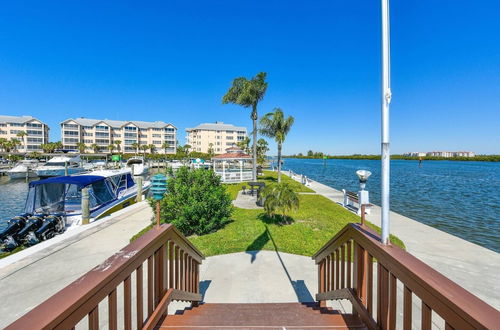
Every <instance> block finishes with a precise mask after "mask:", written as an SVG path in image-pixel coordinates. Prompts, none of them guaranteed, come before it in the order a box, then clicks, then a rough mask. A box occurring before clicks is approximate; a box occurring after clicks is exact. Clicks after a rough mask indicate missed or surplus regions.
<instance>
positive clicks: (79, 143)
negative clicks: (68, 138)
mask: <svg viewBox="0 0 500 330" xmlns="http://www.w3.org/2000/svg"><path fill="white" fill-rule="evenodd" d="M76 146H77V147H78V151H80V153H81V154H84V153H85V148H87V146H86V145H85V143H83V142H78V143H77V144H76Z"/></svg>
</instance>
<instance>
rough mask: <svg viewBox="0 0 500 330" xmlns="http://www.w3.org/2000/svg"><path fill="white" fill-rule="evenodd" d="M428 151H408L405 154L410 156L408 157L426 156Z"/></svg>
mask: <svg viewBox="0 0 500 330" xmlns="http://www.w3.org/2000/svg"><path fill="white" fill-rule="evenodd" d="M426 155H427V153H425V152H408V153H406V154H404V155H403V156H408V157H425V156H426Z"/></svg>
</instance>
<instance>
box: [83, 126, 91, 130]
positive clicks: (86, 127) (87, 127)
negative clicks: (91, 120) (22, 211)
mask: <svg viewBox="0 0 500 330" xmlns="http://www.w3.org/2000/svg"><path fill="white" fill-rule="evenodd" d="M83 128H84V129H92V126H83Z"/></svg>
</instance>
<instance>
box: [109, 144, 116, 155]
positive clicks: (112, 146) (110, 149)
mask: <svg viewBox="0 0 500 330" xmlns="http://www.w3.org/2000/svg"><path fill="white" fill-rule="evenodd" d="M115 148H116V147H115V145H114V144H110V145H109V146H108V150H109V153H110V154H112V153H113V150H115Z"/></svg>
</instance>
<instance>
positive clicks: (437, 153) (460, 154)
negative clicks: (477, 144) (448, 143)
mask: <svg viewBox="0 0 500 330" xmlns="http://www.w3.org/2000/svg"><path fill="white" fill-rule="evenodd" d="M427 156H429V157H445V158H451V157H475V156H476V154H475V153H473V152H472V151H431V152H428V153H427Z"/></svg>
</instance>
